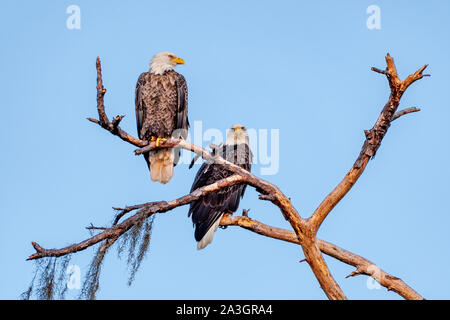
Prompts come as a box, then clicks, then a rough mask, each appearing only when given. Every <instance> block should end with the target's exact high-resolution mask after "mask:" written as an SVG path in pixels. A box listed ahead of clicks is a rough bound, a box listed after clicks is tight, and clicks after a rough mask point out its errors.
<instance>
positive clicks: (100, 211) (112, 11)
mask: <svg viewBox="0 0 450 320" xmlns="http://www.w3.org/2000/svg"><path fill="white" fill-rule="evenodd" d="M72 4H75V5H78V6H79V7H80V9H81V29H80V30H69V29H68V28H67V27H66V20H67V18H68V17H69V14H67V13H66V9H67V7H68V6H69V5H72ZM373 4H375V5H378V6H379V7H380V9H381V29H380V30H369V29H368V28H367V27H366V20H367V18H368V17H369V15H368V14H367V13H366V9H367V7H368V6H369V5H373ZM449 18H450V2H447V1H427V2H418V1H415V2H412V1H339V2H337V1H308V2H306V1H302V2H300V1H277V2H274V1H271V2H270V1H246V2H245V3H243V2H242V1H170V2H166V1H164V2H163V1H127V2H125V1H75V0H74V1H40V2H37V1H2V2H1V4H0V39H1V43H2V45H1V50H0V57H1V58H0V72H1V77H0V92H1V95H0V104H1V110H2V112H1V114H2V121H1V123H2V125H1V126H0V141H1V149H2V156H1V157H0V164H1V165H0V168H1V180H2V182H1V184H0V195H1V196H0V197H1V201H0V221H1V222H0V253H1V259H2V263H1V264H0V298H2V299H17V298H18V297H19V295H20V293H21V292H23V291H24V290H25V289H26V288H27V285H28V283H29V282H30V280H31V277H32V270H33V263H32V262H26V261H25V259H26V257H27V256H28V255H30V254H31V253H33V248H32V247H31V244H30V242H31V241H37V242H38V243H40V244H41V245H42V246H44V247H47V248H52V247H61V246H65V245H68V244H70V243H73V242H78V241H81V240H84V239H85V238H87V237H88V236H89V233H88V232H87V230H85V227H86V226H88V225H89V224H90V223H91V222H92V223H93V224H94V225H106V224H108V223H110V222H111V220H112V217H113V211H112V209H111V207H112V206H125V205H131V204H137V203H142V202H146V201H155V200H168V199H173V198H175V197H178V196H181V195H184V194H185V193H186V192H188V191H189V189H190V186H191V183H192V181H193V178H194V175H195V173H196V169H197V168H198V165H197V166H196V167H195V169H194V170H188V168H187V166H186V165H180V166H177V167H176V168H175V176H174V178H173V180H172V181H171V182H170V183H169V184H168V185H160V184H155V183H152V182H151V181H150V178H149V174H148V171H147V168H146V167H145V162H144V161H143V159H142V158H140V157H135V156H134V154H133V150H134V147H133V146H131V145H129V144H127V143H124V142H122V141H121V140H119V139H118V138H117V137H114V136H112V135H111V134H109V133H108V132H106V131H104V130H102V129H101V128H99V127H98V126H96V125H94V124H92V123H90V122H88V121H87V120H85V118H86V117H92V116H94V117H95V116H96V109H95V108H96V100H95V95H96V91H95V84H96V83H95V77H96V73H95V58H96V57H97V56H100V57H101V59H102V64H103V69H104V73H103V76H104V85H105V87H106V88H107V89H108V93H107V95H106V99H105V103H106V107H107V112H108V114H109V115H110V116H113V115H116V114H125V115H126V118H124V120H123V121H122V127H123V128H124V129H125V130H127V131H129V132H130V133H131V134H136V130H135V118H134V88H135V84H136V80H137V77H138V75H139V74H140V73H141V72H143V71H146V70H147V69H148V66H149V61H150V58H151V57H152V55H153V54H155V53H157V52H160V51H172V52H175V53H176V54H178V55H179V56H180V57H182V58H184V59H185V60H186V65H185V66H181V67H179V68H178V69H177V70H178V71H179V72H180V73H182V74H183V75H184V76H185V77H186V79H187V81H188V85H189V93H190V101H189V108H190V110H189V117H190V120H191V122H193V121H195V120H202V121H203V127H204V128H210V127H214V128H218V129H220V130H225V129H226V128H228V127H230V125H231V124H233V123H235V122H241V123H243V124H245V125H246V126H247V127H249V128H265V129H280V169H279V172H278V173H277V174H276V175H273V176H266V177H264V178H266V179H268V180H269V181H271V182H273V183H275V184H277V185H278V186H279V187H280V188H281V190H282V191H284V192H285V193H286V195H288V196H289V197H291V198H292V202H293V203H294V204H295V206H296V207H297V209H298V210H299V212H300V214H301V215H302V216H304V217H307V216H309V215H310V213H311V212H312V211H313V210H314V209H315V207H316V206H317V205H318V204H319V203H320V201H321V200H322V199H323V198H324V196H325V195H326V194H327V193H328V192H329V191H330V190H331V189H332V188H334V186H335V185H336V184H337V183H338V182H339V181H340V180H341V178H342V177H343V176H344V174H345V173H346V172H347V170H348V169H349V168H350V166H351V165H352V164H353V162H354V160H355V159H356V157H357V155H358V153H359V151H360V147H361V145H362V143H363V139H364V134H363V130H364V129H369V128H370V127H371V126H372V125H373V123H374V121H375V119H376V117H377V116H378V114H379V112H380V110H381V108H382V107H383V105H384V104H385V102H386V100H387V98H388V94H389V91H388V85H387V81H386V79H385V78H384V77H383V76H382V75H379V74H376V73H374V72H371V71H370V67H371V66H376V67H380V68H384V66H385V64H384V56H385V54H386V53H387V52H390V53H391V55H392V56H393V57H394V58H395V59H396V63H397V67H398V71H399V73H400V75H401V76H402V77H405V76H406V75H407V74H409V73H412V72H414V71H415V70H416V69H417V68H418V67H420V66H422V65H423V64H425V63H428V64H429V65H430V66H429V70H428V72H429V73H431V74H432V77H431V78H426V79H423V80H421V81H419V82H418V83H415V84H414V85H413V86H412V87H410V88H409V89H408V91H407V92H406V94H405V96H404V98H403V100H402V102H401V107H411V106H419V107H420V108H422V111H421V112H419V113H416V114H413V115H407V116H405V117H403V118H401V119H399V120H397V121H395V122H394V123H393V125H392V126H391V128H390V130H389V132H388V134H387V136H386V138H385V140H384V141H383V144H382V146H381V148H380V150H379V151H378V153H377V156H376V158H375V159H374V160H373V161H371V162H370V164H369V166H368V167H367V169H366V172H365V173H364V174H363V176H362V177H361V178H360V180H359V181H358V183H357V184H356V186H355V187H354V188H353V189H352V190H351V192H350V193H349V194H348V195H347V197H345V199H344V200H343V201H342V202H341V203H339V205H338V206H337V207H336V208H335V210H334V211H333V212H332V214H331V215H330V216H329V217H328V218H327V220H326V221H325V223H324V225H323V227H322V228H321V230H320V233H319V236H320V238H322V239H324V240H327V241H330V242H333V243H335V244H337V245H339V246H341V247H343V248H345V249H347V250H350V251H353V252H355V253H357V254H360V255H362V256H364V257H366V258H368V259H370V260H372V261H373V262H375V263H377V264H378V265H379V266H380V267H381V268H383V269H384V270H385V271H387V272H389V273H391V274H392V275H395V276H397V277H400V278H402V279H403V280H405V281H406V282H407V283H408V284H409V285H411V286H412V287H413V288H415V289H416V290H417V291H418V292H419V293H420V294H422V295H423V296H424V297H426V298H429V299H433V298H435V299H442V298H444V299H448V298H450V294H449V289H448V288H449V287H450V276H448V274H447V273H446V272H437V270H441V271H442V270H444V271H445V270H447V268H448V266H449V265H450V255H449V244H450V233H449V232H448V230H449V224H450V210H449V206H448V200H447V199H448V196H449V178H450V169H449V166H448V159H449V157H450V150H449V141H450V131H449V130H448V128H449V126H448V124H449V117H450V106H449V101H450V96H449V95H450V90H449V88H450V80H449V79H450V78H449V74H450V59H449V54H448V52H449V51H450V45H449V42H448V35H449V31H450V20H449ZM208 144H209V143H208V142H207V141H205V142H204V145H205V146H207V145H208ZM254 170H255V173H256V174H259V170H260V166H259V165H256V166H255V167H254ZM242 208H251V211H250V216H251V217H253V218H255V219H257V220H260V221H262V222H265V223H268V224H271V225H274V226H278V227H286V228H288V227H289V226H288V224H287V222H286V221H285V220H284V219H283V218H282V216H281V214H280V212H279V210H278V209H277V208H276V207H274V206H272V205H270V204H269V203H267V202H262V201H260V200H258V198H257V193H256V192H255V191H254V190H253V189H251V188H249V189H248V192H247V193H246V195H245V198H244V199H243V201H242V202H241V206H240V209H242ZM93 253H94V249H92V248H90V249H88V250H86V251H84V252H81V253H78V254H76V255H74V256H73V257H72V260H71V264H77V265H78V266H79V267H80V268H81V272H82V273H84V272H86V271H87V269H88V265H89V262H90V259H91V257H92V255H93ZM302 258H303V254H302V252H301V249H300V247H298V246H296V245H293V244H288V243H283V242H280V241H277V240H273V239H269V238H264V237H261V236H258V235H256V234H253V233H250V232H248V231H246V230H243V229H239V228H236V227H230V228H228V229H227V230H219V231H218V232H217V234H216V236H215V239H214V242H213V243H212V245H210V246H209V247H207V248H206V249H205V250H203V251H197V250H196V243H195V241H194V237H193V228H192V224H191V221H190V219H188V218H187V207H181V208H177V209H176V210H173V211H171V212H168V213H165V214H161V215H158V216H157V218H156V220H155V224H154V230H153V237H152V242H151V245H150V252H149V253H148V256H147V258H146V260H145V261H144V263H143V265H142V267H141V269H140V270H139V272H138V274H137V275H136V280H135V282H134V284H133V285H132V286H131V287H129V286H127V267H126V262H125V261H123V260H119V259H117V254H116V253H115V250H112V251H111V252H110V254H109V255H108V256H107V257H106V260H105V264H104V267H103V271H102V277H101V283H100V284H101V289H100V291H99V293H98V298H99V299H233V298H235V299H306V298H309V299H324V298H326V297H325V295H324V293H323V292H322V290H321V289H320V288H319V285H318V283H317V281H316V279H315V278H314V276H313V274H312V272H311V271H310V269H309V267H308V266H307V265H306V264H305V263H299V262H298V261H299V260H301V259H302ZM326 260H327V262H328V264H329V267H330V269H331V272H332V274H333V275H334V277H335V279H336V280H337V281H338V283H339V284H340V285H341V287H342V289H343V290H344V292H345V293H346V294H347V296H348V297H349V298H356V299H397V298H399V297H398V296H397V295H396V294H395V293H391V292H387V291H386V289H384V288H381V289H379V290H376V289H375V290H369V289H368V287H367V284H366V281H367V278H366V277H365V276H361V277H356V278H350V279H345V276H346V275H347V274H349V273H350V272H351V271H352V270H353V268H351V267H350V266H347V265H345V264H343V263H341V262H339V261H336V260H334V259H332V258H328V257H327V258H326ZM78 294H79V292H78V291H77V290H72V291H69V293H68V298H71V297H76V296H78Z"/></svg>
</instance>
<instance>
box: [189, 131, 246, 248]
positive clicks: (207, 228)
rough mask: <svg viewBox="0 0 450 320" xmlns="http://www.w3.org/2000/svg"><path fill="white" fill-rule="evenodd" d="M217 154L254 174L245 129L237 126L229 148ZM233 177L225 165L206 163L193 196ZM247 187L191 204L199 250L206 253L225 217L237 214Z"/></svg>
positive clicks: (234, 187) (224, 190) (229, 138)
mask: <svg viewBox="0 0 450 320" xmlns="http://www.w3.org/2000/svg"><path fill="white" fill-rule="evenodd" d="M216 154H217V155H219V156H221V157H222V158H224V159H225V160H227V161H228V162H231V163H234V164H236V165H238V166H240V167H241V168H244V169H245V170H247V171H250V170H251V162H252V152H251V150H250V146H249V142H248V133H247V130H246V129H245V127H244V126H243V125H241V124H235V125H233V126H232V127H231V129H230V131H228V134H227V140H226V142H225V145H224V146H222V148H219V149H218V150H217V151H216ZM232 175H233V172H232V171H230V170H228V169H227V168H225V167H224V166H222V165H218V164H214V163H208V162H204V163H203V164H202V166H201V167H200V169H199V170H198V172H197V175H196V176H195V180H194V183H193V184H192V187H191V192H192V191H194V190H196V189H198V188H201V187H204V186H207V185H210V184H213V183H214V182H217V181H219V180H221V179H224V178H227V177H229V176H232ZM246 186H247V185H246V184H243V183H239V184H235V185H232V186H228V187H225V188H222V189H220V190H218V191H215V192H212V193H210V194H208V195H206V196H204V197H202V198H200V199H198V200H196V201H194V202H191V206H190V208H189V214H188V215H189V216H190V215H192V222H193V223H194V225H195V234H194V236H195V240H197V249H203V248H204V247H206V246H207V245H208V244H209V243H210V242H211V241H212V240H213V237H214V232H215V231H216V230H217V228H218V227H219V224H220V220H221V219H222V217H223V216H224V215H228V214H231V213H233V212H235V211H236V210H237V208H238V207H239V202H240V200H241V198H242V197H243V196H244V192H245V187H246Z"/></svg>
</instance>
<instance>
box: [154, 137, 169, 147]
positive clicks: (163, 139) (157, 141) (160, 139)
mask: <svg viewBox="0 0 450 320" xmlns="http://www.w3.org/2000/svg"><path fill="white" fill-rule="evenodd" d="M166 140H167V139H166V138H156V146H157V147H159V142H160V141H166Z"/></svg>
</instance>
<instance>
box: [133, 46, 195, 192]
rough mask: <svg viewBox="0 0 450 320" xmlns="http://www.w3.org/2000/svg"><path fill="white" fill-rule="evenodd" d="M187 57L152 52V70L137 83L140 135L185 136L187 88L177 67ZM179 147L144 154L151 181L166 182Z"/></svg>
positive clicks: (159, 137) (148, 137)
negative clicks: (153, 53) (176, 69)
mask: <svg viewBox="0 0 450 320" xmlns="http://www.w3.org/2000/svg"><path fill="white" fill-rule="evenodd" d="M177 64H184V60H183V59H181V58H178V57H177V56H176V55H175V54H173V53H170V52H161V53H158V54H156V55H155V56H153V58H152V60H151V63H150V72H144V73H142V74H141V75H140V76H139V79H138V81H137V84H136V101H135V102H136V123H137V131H138V136H139V139H141V140H147V141H156V145H157V146H158V144H159V142H160V141H164V140H166V139H167V138H170V137H174V138H180V137H182V138H184V139H185V138H186V136H187V129H188V127H189V121H188V91H187V85H186V80H185V79H184V77H183V76H182V75H181V74H179V73H177V72H176V71H174V70H173V69H174V68H175V66H176V65H177ZM179 152H180V150H179V149H177V150H176V151H175V150H173V149H161V150H156V151H150V152H147V153H145V154H144V157H145V161H146V162H147V165H148V167H149V170H150V177H151V179H152V181H159V182H161V183H167V182H169V181H170V179H171V178H172V176H173V167H174V166H175V165H176V163H177V161H178V159H179Z"/></svg>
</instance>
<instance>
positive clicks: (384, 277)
mask: <svg viewBox="0 0 450 320" xmlns="http://www.w3.org/2000/svg"><path fill="white" fill-rule="evenodd" d="M220 225H221V226H239V227H242V228H244V229H247V230H250V231H252V232H256V233H258V234H260V235H263V236H266V237H270V238H274V239H278V240H282V241H287V242H291V243H295V244H300V242H299V241H298V238H297V236H296V234H295V233H294V232H292V231H289V230H285V229H281V228H276V227H272V226H268V225H266V224H263V223H261V222H258V221H256V220H253V219H250V218H248V217H245V216H237V217H232V216H226V217H223V218H222V220H221V221H220ZM317 245H318V247H319V248H320V251H322V253H325V254H326V255H328V256H330V257H333V258H335V259H337V260H339V261H342V262H344V263H346V264H348V265H351V266H354V267H355V268H356V271H354V272H353V273H351V276H354V275H358V274H364V275H367V276H369V277H372V278H373V279H375V280H376V281H378V283H380V284H381V285H382V286H384V287H386V288H387V289H388V290H390V291H394V292H396V293H398V294H399V295H401V296H402V297H403V298H405V299H408V300H422V299H423V298H422V296H420V295H419V294H418V293H417V292H416V291H414V290H413V289H412V288H411V287H409V286H408V285H407V284H406V283H404V282H403V281H402V280H401V279H400V278H397V277H394V276H392V275H390V274H388V273H386V272H385V271H383V270H382V269H380V268H379V267H378V266H377V265H376V264H374V263H373V262H371V261H369V260H367V259H365V258H363V257H361V256H359V255H357V254H354V253H351V252H350V251H347V250H344V249H342V248H340V247H338V246H336V245H335V244H332V243H330V242H327V241H324V240H320V239H317ZM302 261H303V260H301V262H302ZM347 277H349V276H347Z"/></svg>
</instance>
